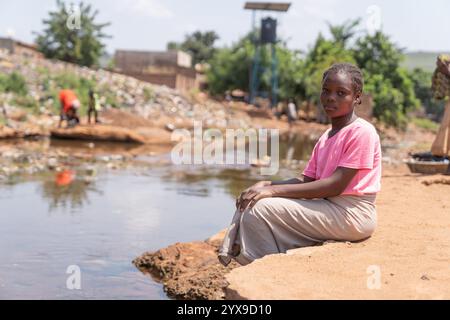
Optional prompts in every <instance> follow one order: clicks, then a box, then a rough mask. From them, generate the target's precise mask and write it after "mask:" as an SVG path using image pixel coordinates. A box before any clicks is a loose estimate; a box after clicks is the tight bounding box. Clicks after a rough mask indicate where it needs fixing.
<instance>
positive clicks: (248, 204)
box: [237, 186, 274, 212]
mask: <svg viewBox="0 0 450 320" xmlns="http://www.w3.org/2000/svg"><path fill="white" fill-rule="evenodd" d="M273 194H274V192H273V188H272V187H271V186H264V187H252V188H250V189H248V191H246V192H245V193H242V194H241V197H240V199H239V203H238V204H237V207H238V209H239V210H240V211H241V212H243V211H244V210H245V209H247V208H248V209H251V208H252V207H253V206H254V205H255V203H256V202H258V201H259V200H261V199H264V198H271V197H273Z"/></svg>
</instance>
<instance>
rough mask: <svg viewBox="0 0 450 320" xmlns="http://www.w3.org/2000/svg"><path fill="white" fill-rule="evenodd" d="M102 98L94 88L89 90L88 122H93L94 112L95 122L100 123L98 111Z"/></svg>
mask: <svg viewBox="0 0 450 320" xmlns="http://www.w3.org/2000/svg"><path fill="white" fill-rule="evenodd" d="M100 109H101V105H100V98H99V96H98V94H97V93H96V92H95V91H94V90H92V89H91V90H89V109H88V123H91V114H92V113H93V114H94V121H95V123H100V120H99V119H98V113H99V112H100Z"/></svg>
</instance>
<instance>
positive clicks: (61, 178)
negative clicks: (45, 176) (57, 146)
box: [56, 170, 75, 187]
mask: <svg viewBox="0 0 450 320" xmlns="http://www.w3.org/2000/svg"><path fill="white" fill-rule="evenodd" d="M74 178H75V172H74V171H72V170H64V171H61V172H59V173H58V174H57V175H56V184H57V185H58V186H61V187H63V186H68V185H69V184H71V183H72V182H73V179H74Z"/></svg>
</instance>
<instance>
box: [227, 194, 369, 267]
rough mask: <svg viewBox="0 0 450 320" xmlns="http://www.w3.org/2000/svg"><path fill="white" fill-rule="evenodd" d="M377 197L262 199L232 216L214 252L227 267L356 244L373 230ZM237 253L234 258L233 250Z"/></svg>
mask: <svg viewBox="0 0 450 320" xmlns="http://www.w3.org/2000/svg"><path fill="white" fill-rule="evenodd" d="M375 198H376V195H375V194H373V195H364V196H352V195H340V196H337V197H330V198H325V199H287V198H266V199H262V200H260V201H258V202H257V203H256V204H255V206H254V207H253V208H252V209H250V210H246V211H244V213H242V214H241V213H239V212H236V213H235V215H234V217H233V221H232V224H231V226H230V227H229V228H228V231H227V233H226V235H225V238H224V240H223V244H222V247H221V248H220V250H219V260H220V261H221V262H222V264H224V265H227V264H228V263H229V262H230V261H231V259H232V258H233V259H235V260H236V261H237V262H239V263H240V264H242V265H245V264H248V263H250V262H252V261H254V260H255V259H258V258H262V257H263V256H265V255H268V254H274V253H285V252H286V251H287V250H290V249H295V248H300V247H306V246H312V245H316V244H318V243H321V242H325V241H327V240H335V241H358V240H362V239H365V238H368V237H370V236H371V235H372V233H373V232H374V230H375V227H376V224H377V214H376V206H375ZM236 247H240V251H239V252H236V251H234V252H233V248H236Z"/></svg>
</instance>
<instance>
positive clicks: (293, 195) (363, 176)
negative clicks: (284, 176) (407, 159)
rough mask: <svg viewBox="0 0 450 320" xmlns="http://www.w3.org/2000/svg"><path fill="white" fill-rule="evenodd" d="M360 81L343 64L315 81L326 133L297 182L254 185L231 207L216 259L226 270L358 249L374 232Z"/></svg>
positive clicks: (371, 152)
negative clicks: (351, 246)
mask: <svg viewBox="0 0 450 320" xmlns="http://www.w3.org/2000/svg"><path fill="white" fill-rule="evenodd" d="M362 92H363V76H362V72H361V70H360V69H359V68H358V67H356V66H353V65H352V64H348V63H341V64H335V65H333V66H332V67H331V68H330V69H328V70H327V71H326V72H325V73H324V75H323V81H322V92H321V95H320V101H321V104H322V106H323V108H324V110H325V112H326V114H327V115H328V116H329V117H330V118H331V123H332V127H331V128H330V129H328V130H327V131H326V132H325V133H324V134H323V135H322V136H321V137H320V139H319V141H318V142H317V144H316V145H315V147H314V150H313V152H312V156H311V159H310V160H309V162H308V164H307V166H306V169H305V170H304V171H303V175H302V176H301V177H299V178H294V179H290V180H287V181H261V182H258V183H256V184H255V185H253V186H251V187H250V188H248V189H246V190H244V191H243V192H242V194H241V195H240V196H239V197H238V199H237V201H236V207H237V212H236V214H235V217H234V221H237V222H238V223H237V226H235V227H236V228H235V230H234V232H230V229H232V228H230V229H229V230H228V232H227V235H226V236H225V239H224V243H223V245H222V248H221V250H220V252H219V260H220V261H221V262H222V263H223V264H225V265H226V264H228V263H229V261H230V260H231V258H234V259H235V260H236V261H237V262H239V263H240V264H242V265H245V264H248V263H250V262H252V261H253V260H255V259H258V258H261V257H263V256H265V255H267V254H274V253H285V252H286V251H287V250H289V249H294V248H299V247H306V246H312V245H315V244H318V243H321V242H324V241H327V240H336V241H358V240H362V239H365V238H368V237H370V236H371V235H372V233H373V232H374V230H375V227H376V224H377V214H376V206H375V198H376V194H377V192H379V191H380V187H381V184H380V181H381V148H380V139H379V136H378V134H377V132H376V130H375V128H374V127H373V126H372V125H371V124H370V123H369V122H367V121H366V120H363V119H361V118H359V117H357V116H356V114H355V112H354V109H355V107H356V106H357V105H359V104H361V95H362Z"/></svg>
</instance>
